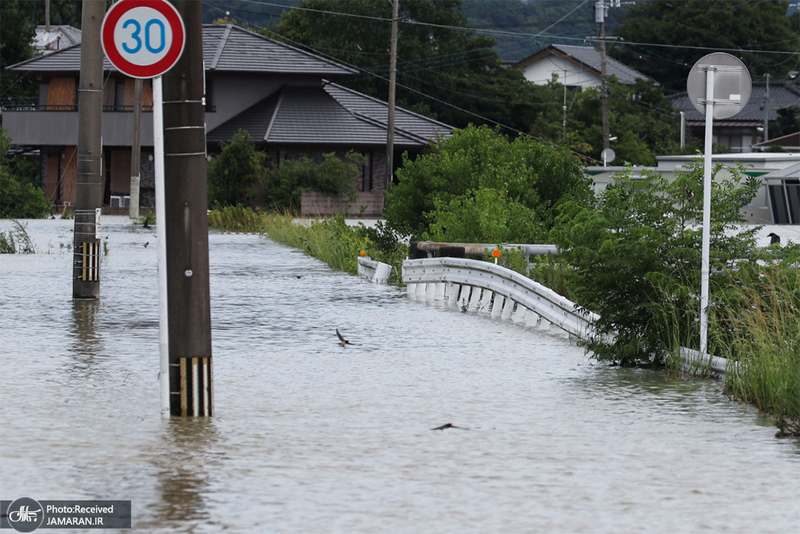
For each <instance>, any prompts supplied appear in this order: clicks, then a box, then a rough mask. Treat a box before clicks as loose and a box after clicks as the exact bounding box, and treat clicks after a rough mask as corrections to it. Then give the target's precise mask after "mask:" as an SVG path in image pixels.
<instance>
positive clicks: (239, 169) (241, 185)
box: [207, 130, 267, 206]
mask: <svg viewBox="0 0 800 534" xmlns="http://www.w3.org/2000/svg"><path fill="white" fill-rule="evenodd" d="M266 161H267V156H266V154H265V153H264V152H260V151H258V150H256V147H255V144H254V143H253V142H252V141H251V140H250V134H249V133H248V132H246V131H244V130H239V131H238V132H237V133H236V135H234V136H233V140H232V141H231V142H230V143H224V144H223V145H222V152H221V153H220V154H219V155H218V156H217V157H215V158H214V159H213V160H211V162H210V163H209V164H208V171H207V175H208V200H209V206H236V205H237V204H244V205H245V206H250V205H251V204H252V203H253V201H254V200H255V198H256V196H257V192H258V186H259V184H260V183H261V182H262V181H263V179H264V173H265V165H266Z"/></svg>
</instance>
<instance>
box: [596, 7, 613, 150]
mask: <svg viewBox="0 0 800 534" xmlns="http://www.w3.org/2000/svg"><path fill="white" fill-rule="evenodd" d="M607 13H608V6H607V5H606V4H604V3H603V2H602V1H601V2H597V3H596V4H595V5H594V19H595V22H597V23H599V24H600V104H601V105H602V117H603V150H605V149H607V148H609V147H610V146H611V141H610V138H611V134H610V133H609V126H608V78H607V74H606V70H607V61H606V14H607Z"/></svg>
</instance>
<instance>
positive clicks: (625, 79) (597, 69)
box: [512, 44, 649, 89]
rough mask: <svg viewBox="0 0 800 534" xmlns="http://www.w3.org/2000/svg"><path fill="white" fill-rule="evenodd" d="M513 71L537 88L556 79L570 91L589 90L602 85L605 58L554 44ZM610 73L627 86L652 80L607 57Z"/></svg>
mask: <svg viewBox="0 0 800 534" xmlns="http://www.w3.org/2000/svg"><path fill="white" fill-rule="evenodd" d="M512 68H514V69H517V70H521V71H522V72H523V73H524V75H525V79H526V80H528V81H529V82H531V83H535V84H537V85H544V84H547V83H549V82H550V81H552V80H553V78H556V79H557V80H558V82H559V83H561V84H563V85H566V86H567V87H570V88H581V89H585V88H588V87H600V85H601V84H602V76H601V73H602V57H601V55H600V51H599V50H597V49H596V48H594V47H592V46H575V45H561V44H553V45H550V46H548V47H547V48H543V49H542V50H539V51H538V52H536V53H534V54H532V55H530V56H528V57H526V58H525V59H523V60H521V61H518V62H517V63H516V64H514V65H513V66H512ZM606 73H607V75H609V76H611V75H614V76H616V77H617V79H618V80H619V82H620V83H622V84H625V85H633V84H634V83H636V80H637V79H642V80H649V78H648V77H647V76H645V75H644V74H642V73H641V72H639V71H637V70H636V69H632V68H630V67H628V66H627V65H625V64H624V63H621V62H619V61H617V60H616V59H614V58H612V57H606Z"/></svg>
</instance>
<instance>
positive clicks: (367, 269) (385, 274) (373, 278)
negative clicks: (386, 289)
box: [356, 256, 392, 284]
mask: <svg viewBox="0 0 800 534" xmlns="http://www.w3.org/2000/svg"><path fill="white" fill-rule="evenodd" d="M356 261H357V262H358V277H359V278H363V279H364V280H368V281H370V282H372V283H374V284H385V283H386V282H388V281H389V275H390V274H391V273H392V266H391V265H389V264H388V263H381V262H379V261H375V260H372V259H370V257H369V256H359V257H358V258H357V260H356Z"/></svg>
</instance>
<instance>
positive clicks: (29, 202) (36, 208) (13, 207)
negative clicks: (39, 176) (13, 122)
mask: <svg viewBox="0 0 800 534" xmlns="http://www.w3.org/2000/svg"><path fill="white" fill-rule="evenodd" d="M10 146H11V138H10V137H8V135H7V134H6V130H5V129H4V128H2V127H0V219H38V218H42V217H46V216H48V215H50V214H51V213H52V210H53V207H52V205H51V204H50V201H48V200H47V198H45V196H44V192H43V191H42V190H41V189H40V188H38V187H36V186H34V185H33V184H31V183H26V182H25V181H24V180H23V183H20V181H19V180H17V179H16V178H15V176H14V173H15V169H14V166H13V165H12V164H11V162H10V161H9V159H8V157H7V156H6V151H7V150H8V148H9V147H10Z"/></svg>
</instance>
